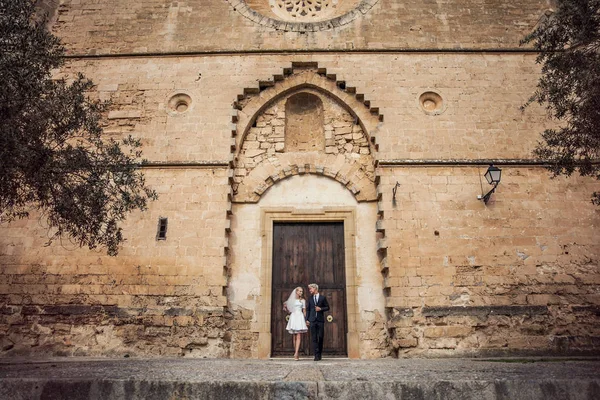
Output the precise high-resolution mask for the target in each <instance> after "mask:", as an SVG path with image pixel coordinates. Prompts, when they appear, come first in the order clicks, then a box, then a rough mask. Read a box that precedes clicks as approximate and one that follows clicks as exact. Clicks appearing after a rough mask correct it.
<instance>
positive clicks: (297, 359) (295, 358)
mask: <svg viewBox="0 0 600 400" xmlns="http://www.w3.org/2000/svg"><path fill="white" fill-rule="evenodd" d="M294 360H296V361H299V360H300V356H299V355H298V353H296V354H294Z"/></svg>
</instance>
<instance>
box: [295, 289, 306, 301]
mask: <svg viewBox="0 0 600 400" xmlns="http://www.w3.org/2000/svg"><path fill="white" fill-rule="evenodd" d="M298 289H302V294H301V295H300V297H298ZM294 293H296V297H298V298H299V299H302V300H304V288H303V287H302V286H298V287H297V288H296V289H294Z"/></svg>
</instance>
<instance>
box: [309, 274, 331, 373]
mask: <svg viewBox="0 0 600 400" xmlns="http://www.w3.org/2000/svg"><path fill="white" fill-rule="evenodd" d="M308 291H309V293H310V297H309V298H308V308H307V310H306V312H307V314H308V318H307V320H306V326H308V327H309V328H310V337H311V338H312V342H313V351H314V353H315V361H321V353H322V352H323V335H324V333H325V326H324V325H325V317H324V313H325V311H329V303H327V299H326V298H325V296H323V295H322V294H319V285H317V284H316V283H311V284H310V285H308Z"/></svg>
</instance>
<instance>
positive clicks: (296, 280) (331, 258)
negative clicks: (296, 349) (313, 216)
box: [271, 222, 347, 355]
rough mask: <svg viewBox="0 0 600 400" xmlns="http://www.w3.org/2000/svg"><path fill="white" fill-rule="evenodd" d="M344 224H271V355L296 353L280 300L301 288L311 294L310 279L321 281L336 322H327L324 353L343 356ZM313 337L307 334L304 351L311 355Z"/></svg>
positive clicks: (344, 305) (311, 281)
mask: <svg viewBox="0 0 600 400" xmlns="http://www.w3.org/2000/svg"><path fill="white" fill-rule="evenodd" d="M344 251H345V250H344V225H343V223H341V222H336V223H331V222H324V223H274V224H273V254H272V260H273V283H272V284H273V291H272V296H273V297H272V299H273V303H272V304H273V306H272V309H271V315H272V318H271V333H272V348H271V350H272V351H271V352H272V355H289V354H292V353H293V346H292V337H291V335H290V334H289V333H287V331H286V330H285V326H286V324H287V322H286V320H285V316H286V315H287V314H286V313H285V312H283V311H282V304H283V302H284V301H285V300H286V299H287V297H288V296H289V294H290V293H291V292H292V290H293V289H294V288H295V287H297V286H301V287H303V288H304V291H305V293H306V294H307V295H308V287H307V285H308V284H309V283H313V282H315V283H317V284H318V285H319V288H320V292H321V293H323V294H324V295H325V296H327V300H328V302H329V306H330V311H329V312H328V313H326V315H332V317H333V321H332V322H325V343H324V346H323V353H324V354H325V355H328V354H329V355H345V354H347V351H346V298H345V287H346V278H345V258H344ZM310 343H311V339H310V335H304V337H303V340H302V346H301V349H302V351H301V352H302V353H303V354H308V352H309V349H310V347H311V345H310Z"/></svg>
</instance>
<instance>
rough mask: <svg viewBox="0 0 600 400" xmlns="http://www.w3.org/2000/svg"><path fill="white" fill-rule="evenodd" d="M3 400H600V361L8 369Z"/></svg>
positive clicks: (165, 362)
mask: <svg viewBox="0 0 600 400" xmlns="http://www.w3.org/2000/svg"><path fill="white" fill-rule="evenodd" d="M0 399H2V400H4V399H10V400H24V399H27V400H29V399H73V400H79V399H128V400H129V399H215V400H217V399H227V400H234V399H410V400H421V399H424V400H425V399H427V400H428V399H457V400H458V399H461V400H463V399H478V400H487V399H494V400H495V399H519V400H528V399H532V400H533V399H536V400H537V399H539V400H554V399H556V400H559V399H560V400H569V399H577V400H579V399H600V359H586V358H577V359H574V358H562V359H560V358H558V359H557V358H553V359H539V358H538V359H535V358H528V359H488V360H482V359H382V360H347V359H324V360H323V361H321V362H319V363H315V362H313V361H312V360H310V359H303V360H300V361H297V362H295V361H293V360H287V359H271V360H264V361H263V360H229V359H227V360H224V359H181V358H179V359H93V358H50V359H43V360H32V359H2V360H0Z"/></svg>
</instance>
